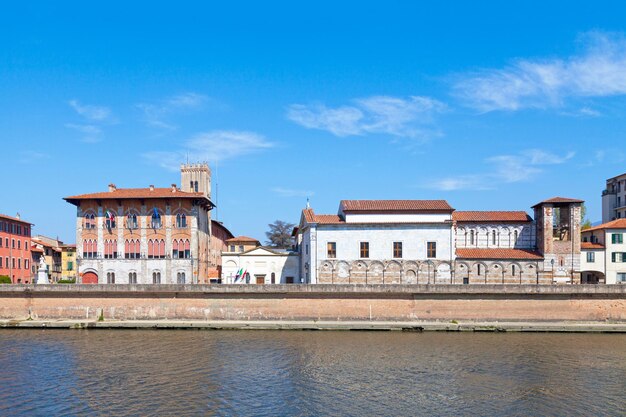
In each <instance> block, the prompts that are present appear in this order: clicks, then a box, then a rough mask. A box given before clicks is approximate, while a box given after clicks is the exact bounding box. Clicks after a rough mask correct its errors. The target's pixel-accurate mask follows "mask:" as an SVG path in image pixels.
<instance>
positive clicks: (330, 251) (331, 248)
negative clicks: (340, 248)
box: [326, 242, 337, 258]
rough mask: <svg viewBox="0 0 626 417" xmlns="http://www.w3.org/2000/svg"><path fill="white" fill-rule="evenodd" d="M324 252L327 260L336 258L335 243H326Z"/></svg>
mask: <svg viewBox="0 0 626 417" xmlns="http://www.w3.org/2000/svg"><path fill="white" fill-rule="evenodd" d="M326 251H327V253H328V257H329V258H336V257H337V242H328V243H327V244H326Z"/></svg>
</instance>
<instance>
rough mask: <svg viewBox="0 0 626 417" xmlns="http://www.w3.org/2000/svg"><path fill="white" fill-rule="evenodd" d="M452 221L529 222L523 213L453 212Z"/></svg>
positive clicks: (526, 215) (527, 216) (529, 218)
mask: <svg viewBox="0 0 626 417" xmlns="http://www.w3.org/2000/svg"><path fill="white" fill-rule="evenodd" d="M452 219H453V220H455V221H457V222H530V221H532V218H531V217H530V216H529V215H528V214H527V213H526V212H525V211H455V212H454V213H452Z"/></svg>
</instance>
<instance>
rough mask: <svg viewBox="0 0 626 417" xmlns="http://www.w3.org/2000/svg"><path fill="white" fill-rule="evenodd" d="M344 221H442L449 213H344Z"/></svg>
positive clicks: (450, 217)
mask: <svg viewBox="0 0 626 417" xmlns="http://www.w3.org/2000/svg"><path fill="white" fill-rule="evenodd" d="M344 216H345V219H346V223H442V222H444V221H446V220H451V219H452V215H451V214H450V213H443V214H442V213H430V214H369V213H363V214H360V213H349V214H345V215H344Z"/></svg>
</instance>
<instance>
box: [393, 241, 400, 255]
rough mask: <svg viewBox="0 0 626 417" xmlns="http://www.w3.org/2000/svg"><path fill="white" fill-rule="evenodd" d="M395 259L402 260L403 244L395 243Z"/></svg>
mask: <svg viewBox="0 0 626 417" xmlns="http://www.w3.org/2000/svg"><path fill="white" fill-rule="evenodd" d="M393 257H394V258H402V242H393Z"/></svg>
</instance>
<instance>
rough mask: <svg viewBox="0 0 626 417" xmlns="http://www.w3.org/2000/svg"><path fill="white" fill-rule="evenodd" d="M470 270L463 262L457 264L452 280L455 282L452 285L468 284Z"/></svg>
mask: <svg viewBox="0 0 626 417" xmlns="http://www.w3.org/2000/svg"><path fill="white" fill-rule="evenodd" d="M470 274H471V268H470V266H469V264H468V263H467V262H465V261H460V262H457V263H456V265H455V273H454V278H455V281H456V282H453V283H454V284H469V283H470Z"/></svg>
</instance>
